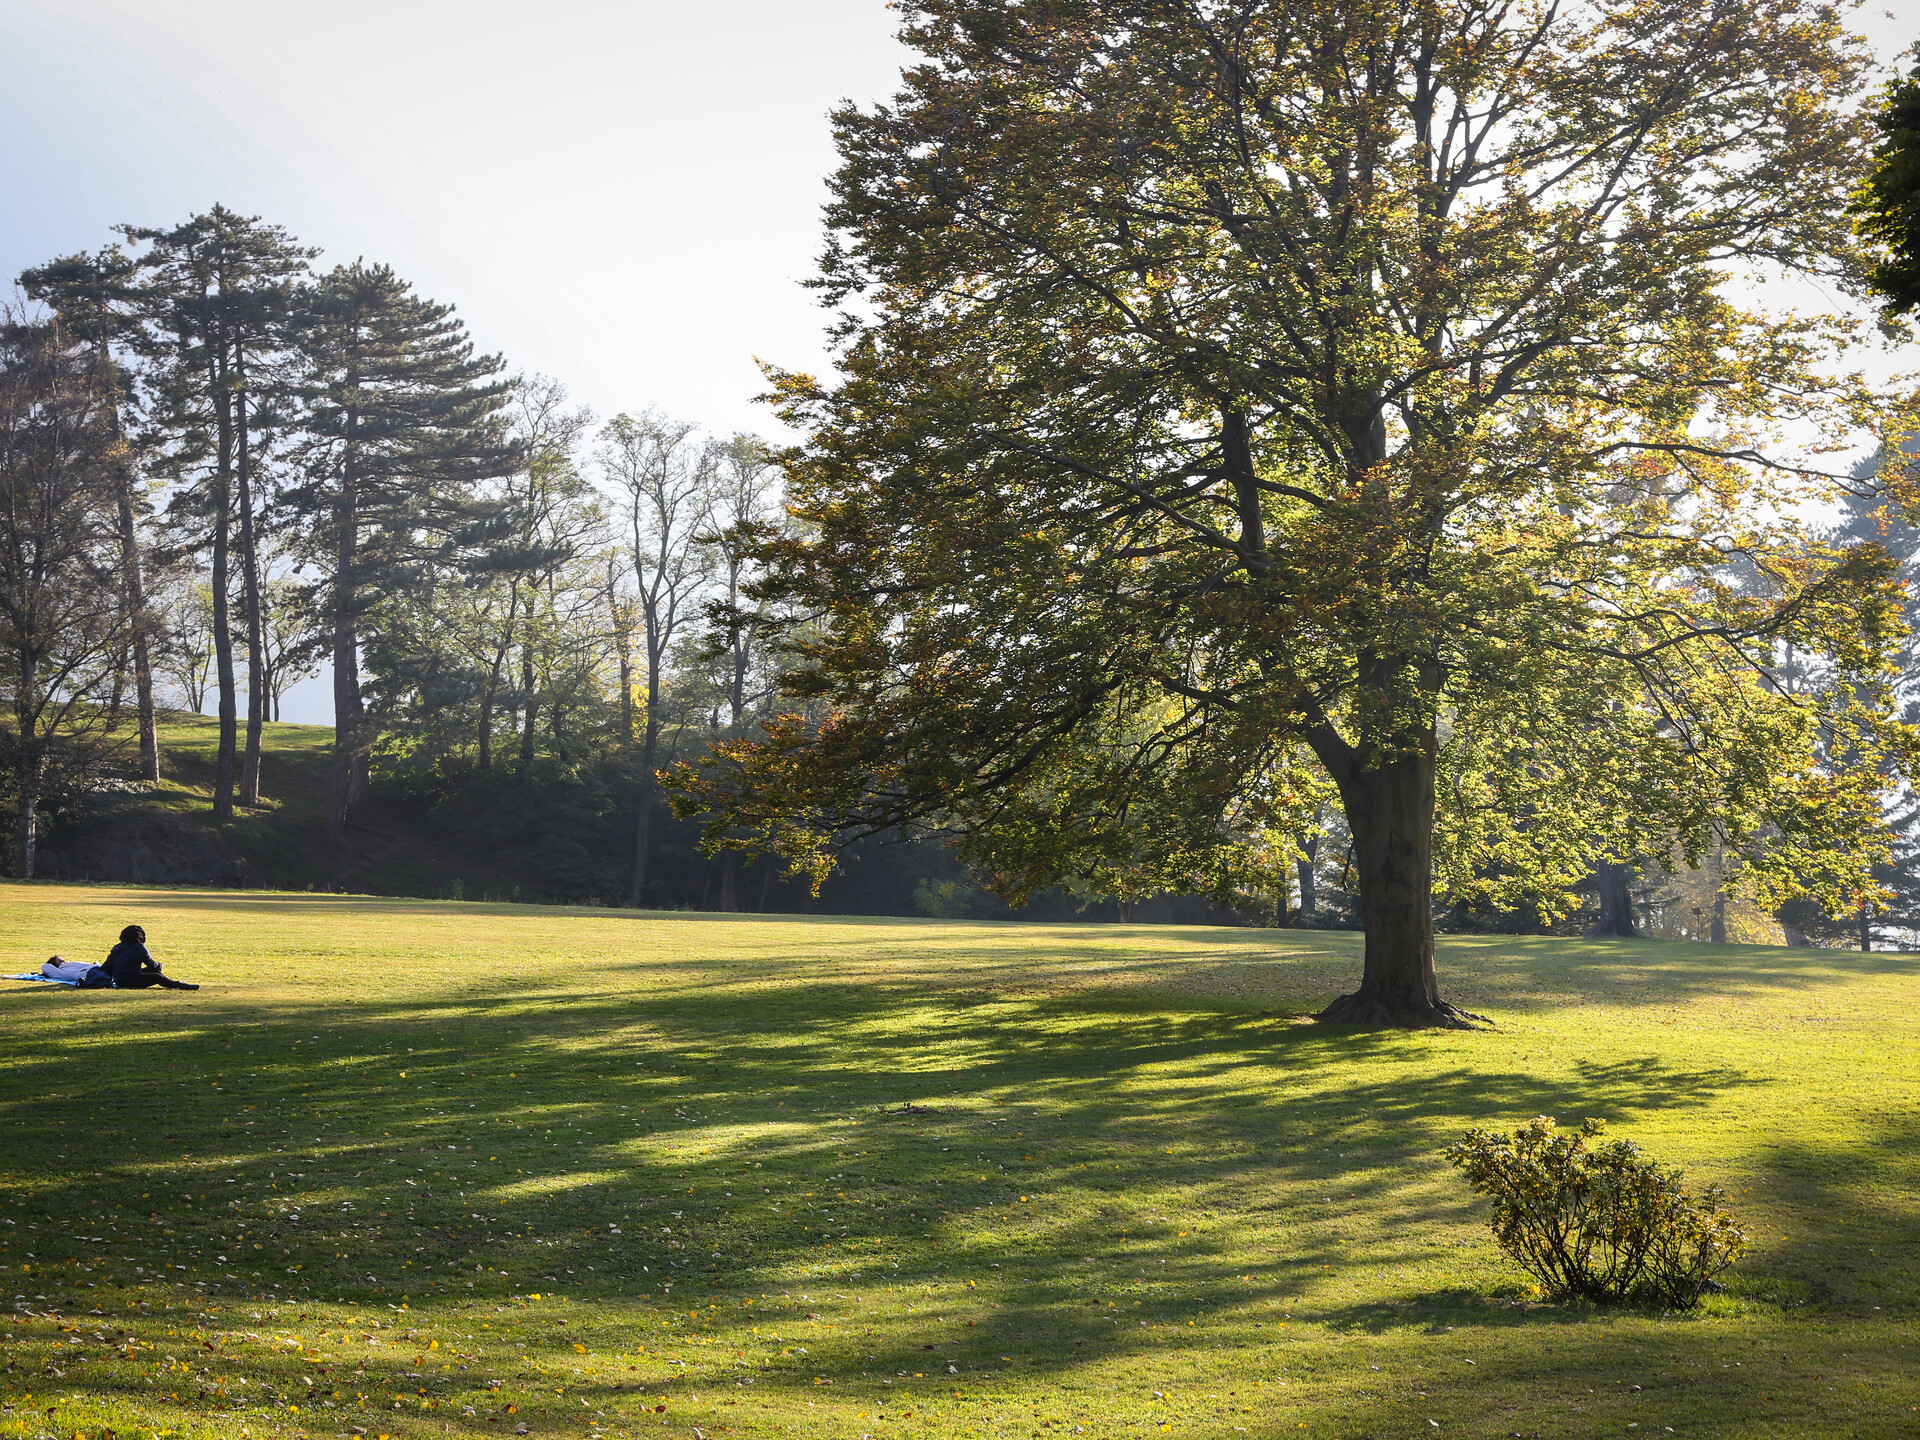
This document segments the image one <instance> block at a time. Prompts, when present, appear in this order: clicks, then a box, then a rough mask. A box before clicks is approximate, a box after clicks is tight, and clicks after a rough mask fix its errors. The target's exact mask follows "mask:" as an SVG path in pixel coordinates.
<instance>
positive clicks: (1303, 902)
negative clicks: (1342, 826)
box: [1294, 835, 1320, 925]
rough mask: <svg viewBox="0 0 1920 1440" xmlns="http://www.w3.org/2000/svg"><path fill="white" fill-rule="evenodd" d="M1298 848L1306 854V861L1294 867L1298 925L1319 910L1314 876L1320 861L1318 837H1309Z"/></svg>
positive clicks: (1304, 922) (1305, 921)
mask: <svg viewBox="0 0 1920 1440" xmlns="http://www.w3.org/2000/svg"><path fill="white" fill-rule="evenodd" d="M1300 848H1301V849H1302V850H1304V851H1306V852H1307V857H1306V859H1304V860H1302V861H1300V862H1299V863H1298V864H1297V865H1295V866H1294V869H1295V870H1296V871H1297V872H1298V877H1299V880H1300V923H1301V924H1302V925H1304V924H1306V923H1307V921H1309V920H1310V919H1312V918H1313V915H1314V913H1315V911H1316V910H1317V909H1318V908H1319V894H1318V890H1317V888H1316V886H1317V882H1316V879H1315V876H1314V869H1313V867H1314V865H1315V863H1316V862H1318V860H1319V859H1320V837H1319V836H1318V835H1309V836H1308V837H1307V838H1306V840H1305V841H1303V842H1302V844H1301V846H1300Z"/></svg>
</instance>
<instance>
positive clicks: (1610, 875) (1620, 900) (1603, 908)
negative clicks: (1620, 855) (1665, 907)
mask: <svg viewBox="0 0 1920 1440" xmlns="http://www.w3.org/2000/svg"><path fill="white" fill-rule="evenodd" d="M1593 873H1594V877H1595V879H1596V880H1597V881H1598V882H1599V890H1600V918H1599V919H1597V920H1595V921H1594V922H1593V927H1592V928H1591V929H1590V930H1588V931H1587V939H1589V940H1607V939H1618V940H1637V939H1638V938H1639V937H1640V929H1639V927H1638V926H1637V925H1635V924H1634V921H1633V867H1632V866H1631V865H1622V864H1618V863H1616V862H1614V861H1611V860H1609V861H1606V862H1605V863H1603V864H1601V865H1600V866H1598V867H1597V868H1596V869H1595V870H1594V872H1593Z"/></svg>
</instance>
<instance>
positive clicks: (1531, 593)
mask: <svg viewBox="0 0 1920 1440" xmlns="http://www.w3.org/2000/svg"><path fill="white" fill-rule="evenodd" d="M902 8H903V10H904V12H905V15H906V26H905V30H904V32H903V34H904V38H905V39H906V40H907V42H908V43H909V44H910V45H911V46H912V47H913V48H914V49H915V50H917V51H918V52H919V54H920V55H921V57H922V61H921V63H920V64H918V65H917V66H915V67H914V68H912V69H911V70H909V71H908V72H907V74H906V76H905V80H904V87H903V89H902V91H901V93H900V94H899V95H898V96H897V97H896V98H895V100H894V101H893V103H891V104H889V105H884V106H877V107H874V108H872V109H860V108H858V107H851V106H850V107H847V108H845V109H843V110H842V111H840V112H839V113H838V114H837V115H836V117H835V124H836V134H837V140H838V145H839V149H840V154H841V165H840V168H839V170H838V172H837V174H836V175H835V177H834V180H833V195H834V199H833V202H832V205H831V206H830V209H829V221H830V226H831V234H830V240H829V244H828V248H827V252H826V255H825V257H824V260H823V265H822V273H821V276H820V279H819V281H818V284H819V285H820V287H821V290H822V293H823V295H824V296H825V298H826V299H827V300H828V302H829V303H832V304H835V305H839V306H840V307H841V308H842V315H841V320H840V324H839V329H838V331H837V334H838V339H839V351H838V355H837V360H838V363H839V368H840V377H839V378H838V379H837V380H835V381H834V382H833V383H831V384H825V383H821V382H818V381H815V380H814V379H812V378H810V377H807V376H804V375H797V374H785V373H776V374H775V376H774V379H775V384H776V388H777V392H778V395H779V398H780V400H781V403H782V404H783V406H784V413H785V416H786V418H787V419H788V420H789V421H790V422H791V423H793V424H795V425H797V426H799V427H801V428H803V430H804V431H805V434H806V437H807V438H806V440H805V442H804V443H803V444H802V445H800V446H799V447H797V448H796V450H795V451H794V452H793V453H792V454H791V455H790V456H789V457H788V465H789V470H790V474H791V477H792V483H793V486H794V495H795V499H796V507H795V509H796V515H797V517H798V519H799V521H800V522H801V523H800V525H799V527H798V528H797V530H796V531H795V532H794V533H793V534H791V535H789V536H786V537H783V538H780V539H778V540H774V541H770V542H769V543H768V545H767V547H766V550H765V555H766V559H767V561H768V563H769V564H770V565H771V566H772V572H771V576H770V578H769V580H768V581H767V582H766V583H765V584H764V585H763V586H762V589H761V592H760V593H761V596H762V598H763V599H765V600H766V601H768V602H769V603H771V604H776V605H778V606H780V607H782V609H783V612H784V613H785V614H786V615H787V616H788V617H789V620H788V624H789V626H790V629H789V631H788V634H787V641H786V643H787V646H788V655H789V661H790V668H789V671H788V674H787V679H786V685H787V689H788V692H789V694H791V695H793V696H795V697H798V698H801V699H804V700H806V701H808V702H809V705H810V709H809V710H808V711H807V712H805V713H799V712H796V713H795V714H793V715H790V716H788V717H786V718H785V719H784V720H782V721H780V722H778V723H776V724H775V725H773V726H772V727H771V728H770V729H769V731H768V733H767V734H766V735H765V736H764V737H762V738H760V739H755V740H744V739H743V740H740V741H736V742H734V743H733V744H731V745H729V746H725V747H722V748H721V750H720V751H719V752H718V753H717V754H716V755H715V757H714V758H713V759H712V760H711V761H710V762H709V763H707V764H705V765H703V766H702V767H700V768H699V769H697V770H688V771H685V772H683V773H682V776H681V784H682V786H683V787H684V791H685V794H686V796H687V797H688V798H687V800H686V802H685V803H686V805H687V806H688V808H689V810H691V809H693V808H695V807H698V806H707V807H711V812H712V813H713V814H714V815H715V816H716V817H717V818H716V819H715V821H714V823H713V829H712V830H711V832H710V833H711V834H712V835H713V836H714V837H715V838H716V839H717V838H719V837H720V836H721V834H722V833H723V828H722V827H726V826H735V827H744V828H745V829H746V830H747V831H749V832H751V834H752V835H753V836H754V837H755V838H754V841H753V842H752V843H756V844H759V845H764V846H768V847H771V848H775V849H778V850H780V851H782V852H783V853H785V854H787V855H789V856H790V857H792V858H793V859H794V860H795V862H796V863H797V864H798V865H801V866H809V867H812V868H813V869H814V870H815V872H816V873H820V872H821V871H822V870H824V868H825V867H826V866H827V865H828V864H830V861H831V854H832V849H833V847H834V845H836V844H838V843H842V842H844V841H845V840H846V839H847V837H850V836H858V835H863V834H872V833H877V832H880V831H884V830H888V829H892V828H896V827H902V826H905V827H920V828H924V829H929V830H932V831H934V832H936V833H942V834H945V835H948V836H950V837H951V838H952V839H953V840H954V841H955V843H956V844H957V845H958V846H959V847H960V849H961V851H962V853H964V854H965V855H966V856H967V857H968V859H969V860H971V861H972V862H973V863H975V864H976V865H977V866H979V867H980V868H981V869H982V870H983V871H985V872H986V873H988V874H989V875H991V876H992V877H993V878H994V883H995V884H996V886H997V887H998V888H1000V889H1001V891H1002V892H1003V893H1005V894H1008V895H1010V896H1015V897H1018V896H1021V895H1024V894H1026V893H1028V892H1030V891H1031V890H1033V889H1034V888H1035V887H1037V886H1040V885H1043V884H1047V883H1053V882H1058V881H1062V880H1074V879H1078V880H1079V881H1081V882H1082V883H1087V884H1092V885H1094V886H1096V887H1105V888H1107V889H1108V890H1109V891H1111V892H1113V893H1125V892H1126V891H1127V890H1128V889H1129V888H1130V887H1131V888H1136V889H1137V888H1143V887H1144V888H1152V887H1153V886H1154V885H1158V884H1166V883H1169V882H1170V881H1176V880H1177V881H1178V882H1179V883H1181V884H1183V885H1185V886H1186V887H1189V888H1192V887H1194V886H1204V887H1207V888H1212V889H1215V890H1217V891H1220V892H1222V893H1228V892H1231V891H1233V890H1234V889H1235V888H1236V887H1241V886H1245V885H1248V884H1256V885H1257V884H1259V883H1262V876H1263V875H1266V876H1269V877H1270V876H1271V875H1273V874H1275V873H1277V872H1278V871H1279V870H1280V869H1281V867H1283V866H1284V865H1285V863H1286V862H1287V861H1288V860H1290V859H1291V858H1292V857H1293V856H1294V854H1295V853H1296V852H1297V846H1296V844H1295V839H1294V837H1296V836H1297V835H1298V833H1299V831H1300V829H1301V827H1302V825H1303V823H1304V816H1305V815H1307V814H1308V813H1309V812H1310V811H1311V809H1312V807H1314V806H1315V805H1317V804H1319V803H1320V802H1321V801H1322V800H1323V799H1324V798H1325V797H1326V796H1327V794H1328V792H1329V790H1332V791H1335V792H1337V794H1338V796H1339V799H1340V801H1341V803H1342V804H1343V806H1344V809H1345V813H1346V817H1347V821H1348V827H1349V829H1350V831H1351V834H1352V837H1353V845H1352V853H1351V867H1352V870H1353V873H1354V876H1355V879H1356V881H1357V885H1358V889H1359V891H1360V897H1361V910H1362V915H1363V918H1364V921H1365V927H1366V931H1367V946H1366V960H1365V971H1364V974H1363V977H1362V982H1361V985H1360V988H1359V990H1358V991H1357V992H1356V993H1355V994H1353V995H1350V996H1348V997H1345V998H1344V999H1342V1000H1341V1001H1338V1002H1336V1003H1335V1004H1334V1005H1333V1006H1331V1007H1329V1009H1328V1010H1327V1011H1326V1012H1325V1018H1328V1019H1334V1020H1342V1021H1353V1022H1361V1023H1375V1024H1377V1023H1392V1024H1459V1023H1463V1021H1464V1020H1465V1018H1466V1017H1464V1016H1463V1015H1462V1013H1461V1012H1460V1011H1459V1010H1457V1009H1456V1008H1455V1007H1454V1006H1452V1005H1451V1004H1449V1003H1448V1002H1447V1001H1446V1000H1444V999H1443V998H1442V996H1441V994H1440V992H1439V987H1438V981H1437V977H1436V975H1435V971H1434V964H1433V943H1432V898H1433V886H1434V885H1435V884H1436V883H1437V884H1438V886H1439V887H1440V889H1441V890H1442V891H1443V892H1445V893H1446V894H1447V895H1448V896H1454V897H1458V896H1469V897H1472V896H1479V897H1485V898H1490V899H1495V900H1501V901H1506V902H1511V901H1513V900H1515V899H1517V898H1519V897H1523V896H1525V897H1533V898H1535V899H1536V900H1538V901H1539V902H1540V903H1543V904H1547V905H1551V904H1553V903H1555V900H1556V897H1558V896H1560V895H1562V894H1563V893H1564V891H1565V889H1566V887H1567V886H1569V885H1570V884H1571V883H1572V882H1573V881H1575V880H1576V879H1578V878H1579V877H1581V876H1583V875H1584V874H1586V873H1587V872H1588V871H1590V870H1591V869H1592V868H1593V867H1594V866H1595V865H1596V864H1598V863H1603V862H1606V861H1610V860H1626V859H1629V858H1631V857H1633V856H1635V855H1641V854H1647V853H1655V852H1658V851H1660V850H1661V847H1671V846H1673V845H1676V844H1677V845H1679V846H1681V847H1682V848H1683V849H1685V850H1686V851H1687V852H1688V853H1690V854H1697V853H1699V851H1700V849H1701V848H1702V847H1704V846H1706V845H1707V844H1709V843H1717V842H1721V841H1724V842H1726V843H1727V844H1728V845H1730V846H1731V848H1732V853H1733V854H1734V856H1735V857H1736V861H1735V863H1737V864H1738V865H1740V866H1742V867H1744V870H1745V873H1746V875H1747V877H1748V881H1749V883H1751V884H1754V885H1756V886H1757V887H1760V888H1762V889H1766V888H1767V887H1769V886H1771V887H1775V888H1777V889H1779V890H1780V892H1781V893H1785V891H1787V890H1791V889H1796V888H1798V889H1804V890H1808V891H1810V892H1813V893H1817V894H1820V895H1822V896H1828V895H1831V896H1838V895H1840V894H1842V893H1843V892H1845V890H1846V888H1847V887H1848V886H1849V885H1855V884H1858V883H1860V877H1861V876H1862V875H1863V874H1864V873H1865V868H1866V867H1867V866H1869V865H1870V864H1871V863H1872V860H1873V859H1874V858H1875V854H1876V853H1877V849H1878V847H1880V846H1881V845H1882V844H1883V841H1882V840H1881V839H1880V838H1879V836H1880V831H1879V827H1878V811H1877V804H1876V799H1875V795H1876V791H1877V789H1878V788H1879V786H1880V784H1881V783H1882V782H1881V774H1882V771H1881V769H1880V768H1877V767H1884V766H1886V765H1888V764H1895V765H1897V764H1899V763H1902V761H1901V757H1903V756H1904V754H1905V749H1906V746H1907V736H1906V734H1905V732H1904V731H1902V730H1901V729H1900V727H1899V726H1898V725H1896V724H1894V723H1893V722H1892V721H1891V720H1890V717H1889V703H1888V686H1887V681H1888V666H1889V661H1890V656H1891V653H1892V649H1893V647H1894V645H1895V642H1896V639H1897V635H1898V632H1899V629H1900V625H1899V621H1898V618H1897V611H1898V606H1897V597H1896V595H1895V589H1894V586H1893V584H1892V580H1891V574H1890V564H1889V561H1888V558H1887V556H1886V555H1885V553H1884V552H1883V551H1882V550H1881V549H1880V548H1879V547H1877V546H1875V545H1873V544H1871V543H1866V544H1858V545H1840V544H1830V543H1823V542H1822V541H1821V540H1820V539H1819V537H1818V536H1817V535H1815V534H1813V533H1810V532H1809V530H1808V529H1807V528H1806V527H1805V526H1803V525H1802V524H1801V523H1800V522H1799V521H1798V520H1797V519H1796V518H1795V517H1796V515H1797V514H1798V513H1799V507H1801V506H1802V504H1803V502H1805V501H1807V500H1808V499H1809V498H1813V497H1817V496H1820V495H1823V494H1828V493H1831V492H1832V489H1833V487H1835V486H1837V485H1840V484H1843V483H1845V481H1844V477H1840V476H1829V475H1828V474H1827V473H1826V472H1825V470H1824V469H1823V467H1822V465H1821V463H1820V460H1819V453H1820V451H1821V449H1822V448H1823V447H1835V448H1837V447H1839V446H1842V445H1844V444H1846V443H1849V440H1850V439H1852V440H1855V441H1856V442H1857V437H1858V435H1859V433H1860V432H1861V431H1862V430H1863V429H1866V428H1871V427H1875V426H1878V427H1881V429H1882V431H1883V433H1884V432H1886V431H1888V430H1891V431H1893V432H1895V433H1896V434H1897V433H1898V432H1899V427H1900V424H1901V422H1900V421H1899V420H1897V419H1896V418H1895V417H1894V416H1893V415H1892V413H1891V412H1890V411H1889V410H1888V409H1887V407H1886V405H1885V402H1884V401H1883V400H1882V399H1881V397H1878V396H1875V395H1873V394H1871V393H1870V392H1869V391H1868V390H1866V389H1865V388H1864V387H1863V386H1861V385H1860V384H1858V383H1857V382H1854V381H1851V380H1848V379H1845V378H1836V376H1837V372H1836V370H1835V368H1834V366H1833V364H1832V362H1833V360H1834V358H1835V356H1836V355H1837V354H1838V353H1839V352H1841V351H1842V350H1844V349H1845V347H1846V346H1848V345H1849V344H1851V343H1852V342H1853V341H1854V340H1855V338H1856V336H1857V334H1858V331H1859V326H1858V324H1857V323H1855V322H1853V321H1850V320H1848V319H1847V318H1846V317H1845V316H1826V317H1813V318H1810V317H1807V316H1805V315H1798V314H1787V313H1781V314H1772V313H1769V312H1767V311H1766V310H1765V309H1763V308H1760V307H1759V306H1757V305H1756V304H1754V303H1753V302H1752V301H1751V300H1750V299H1747V298H1742V297H1743V295H1744V294H1746V293H1747V292H1743V291H1741V290H1739V289H1737V288H1736V284H1735V282H1737V281H1741V280H1745V279H1760V278H1764V277H1767V276H1773V275H1780V274H1787V275H1799V276H1811V277H1816V278H1818V279H1819V280H1821V281H1823V282H1825V283H1826V284H1827V285H1828V286H1829V287H1831V288H1834V289H1838V290H1841V291H1843V292H1845V293H1848V294H1852V295H1858V294H1860V293H1861V290H1862V262H1861V255H1860V253H1859V251H1858V249H1857V246H1856V241H1855V238H1854V237H1853V235H1852V234H1851V232H1850V228H1849V221H1848V217H1847V215H1846V210H1845V205H1844V203H1843V201H1844V197H1845V196H1846V194H1847V193H1848V192H1849V191H1850V189H1851V188H1852V186H1853V184H1854V183H1855V180H1856V178H1857V176H1858V174H1859V173H1860V172H1861V169H1862V167H1863V164H1864V157H1865V155H1866V153H1867V149H1868V147H1869V145H1870V143H1871V141H1870V125H1869V123H1868V122H1867V121H1866V120H1865V119H1863V118H1861V117H1860V115H1859V114H1858V112H1857V110H1856V109H1855V108H1853V107H1852V106H1851V102H1852V100H1853V99H1854V98H1855V97H1856V96H1857V94H1858V92H1859V90H1860V88H1861V86H1862V85H1863V84H1864V83H1865V80H1866V78H1867V75H1868V69H1869V67H1868V60H1867V57H1866V55H1865V52H1864V50H1863V48H1862V47H1861V46H1860V44H1859V43H1858V42H1857V41H1856V40H1855V39H1854V38H1853V37H1851V36H1850V35H1848V34H1847V33H1846V32H1845V31H1844V30H1843V29H1842V28H1841V27H1840V26H1839V24H1838V23H1837V21H1836V19H1835V18H1834V16H1833V13H1832V11H1831V10H1830V9H1829V8H1828V7H1826V6H1823V5H1817V4H1812V3H1802V0H1765V3H1762V4H1759V5H1751V4H1745V3H1741V4H1732V3H1724V0H1721V3H1712V4H1709V5H1707V6H1705V7H1704V8H1703V7H1702V6H1700V5H1698V4H1692V3H1689V4H1681V3H1660V0H1656V3H1632V4H1628V3H1615V0H1598V3H1593V4H1588V5H1569V6H1556V5H1549V4H1525V3H1501V0H1490V3H1488V0H1421V3H1417V4H1405V3H1401V0H1390V3H1389V0H1378V3H1366V0H1335V3H1321V4H1308V5H1293V6H1276V5H1270V4H1266V3H1260V0H1220V3H1214V4H1209V5H1204V6H1197V5H1169V4H1162V3H1145V0H1133V3H1130V0H1030V3H1017V4H986V3H979V0H918V3H910V4H907V5H905V6H903V7H902ZM1823 197H1825V198H1826V199H1829V200H1831V202H1832V203H1822V199H1823ZM1789 431H1791V432H1792V433H1793V434H1795V435H1800V436H1806V435H1811V436H1813V437H1815V438H1814V440H1813V441H1812V442H1811V444H1810V445H1807V446H1805V447H1803V450H1802V451H1800V452H1796V451H1793V450H1790V449H1788V448H1787V447H1786V445H1785V443H1784V442H1785V440H1786V438H1787V436H1788V432H1789ZM1910 478H1911V477H1910V476H1904V475H1902V476H1891V477H1886V479H1885V482H1884V483H1886V484H1889V485H1893V486H1896V487H1897V486H1898V485H1899V484H1902V483H1905V482H1907V481H1908V480H1910ZM1893 498H1894V499H1895V500H1896V501H1898V502H1899V503H1905V502H1906V501H1907V500H1908V499H1910V498H1911V497H1909V496H1906V495H1904V494H1898V495H1895V496H1894V497H1893ZM1788 645H1791V646H1793V647H1796V648H1797V650H1798V651H1800V652H1808V651H1812V652H1817V653H1819V654H1820V655H1822V656H1823V657H1825V658H1826V660H1827V661H1828V662H1829V663H1828V668H1827V671H1826V673H1827V674H1828V675H1830V676H1831V683H1829V684H1827V685H1826V686H1824V687H1823V688H1822V689H1820V690H1819V691H1817V692H1815V693H1799V694H1788V693H1786V691H1785V689H1784V688H1783V687H1782V686H1780V685H1779V684H1777V683H1776V682H1775V680H1774V678H1773V676H1772V668H1773V666H1774V663H1775V661H1776V658H1777V657H1778V655H1779V654H1780V653H1781V651H1782V649H1783V648H1784V647H1786V646H1788ZM733 833H734V834H736V835H737V834H738V833H740V832H739V831H738V830H736V831H734V832H733Z"/></svg>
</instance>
